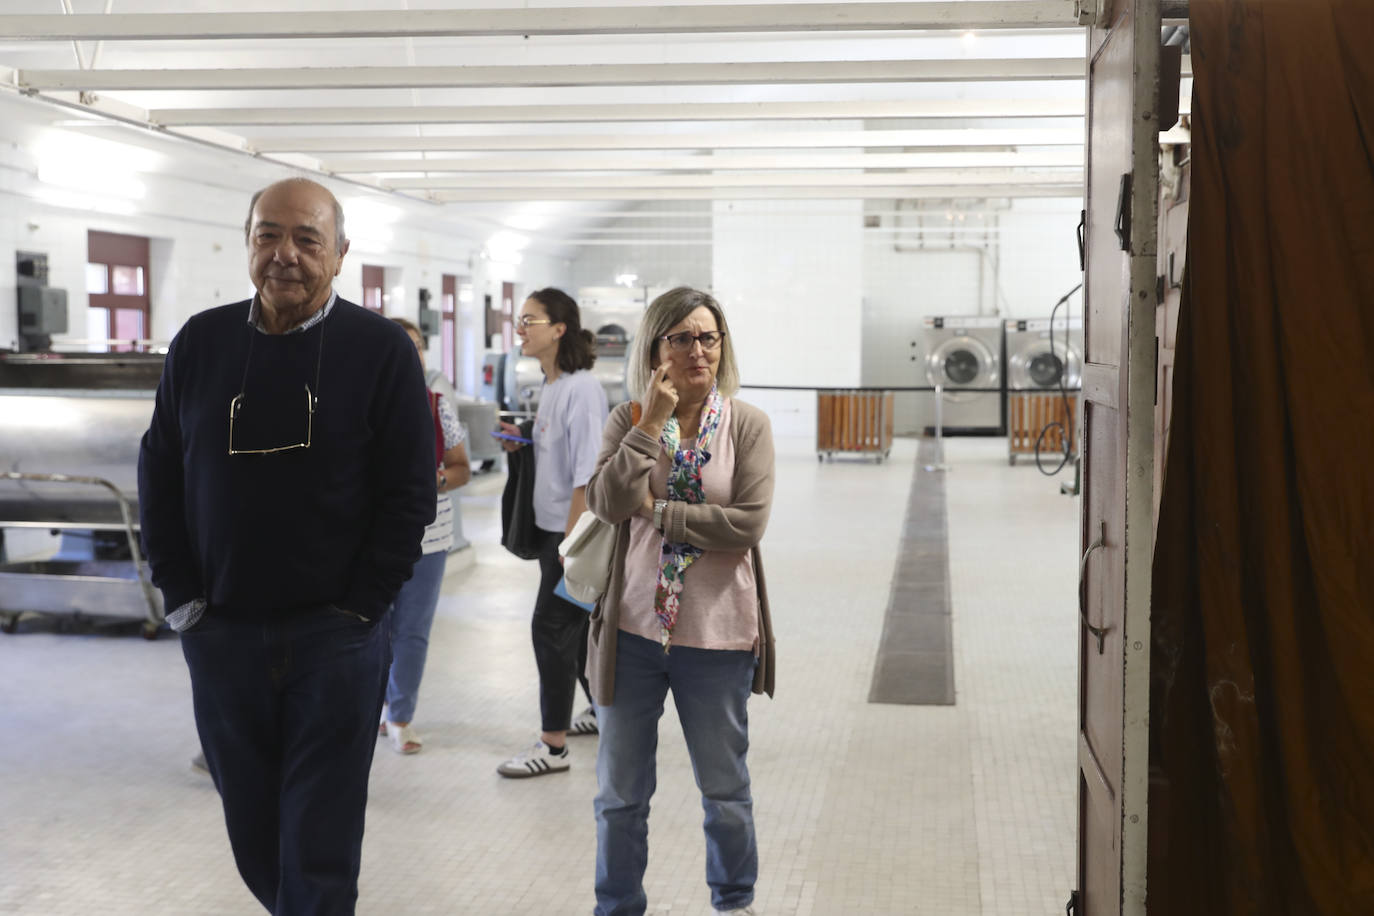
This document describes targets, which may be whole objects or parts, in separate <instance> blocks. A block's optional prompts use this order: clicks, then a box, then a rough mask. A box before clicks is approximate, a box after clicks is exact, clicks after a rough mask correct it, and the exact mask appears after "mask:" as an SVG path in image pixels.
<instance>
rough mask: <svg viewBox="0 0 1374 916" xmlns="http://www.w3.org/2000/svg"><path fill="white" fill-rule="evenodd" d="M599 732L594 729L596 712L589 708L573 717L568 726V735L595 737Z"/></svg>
mask: <svg viewBox="0 0 1374 916" xmlns="http://www.w3.org/2000/svg"><path fill="white" fill-rule="evenodd" d="M599 730H600V729H598V728H597V727H596V710H595V709H593V708H592V707H590V706H588V707H587V708H586V709H584V710H582V711H581V712H579V713H578V714H577V715H575V716H573V720H572V724H571V725H569V726H568V734H570V735H595V734H596V733H597V732H598V731H599Z"/></svg>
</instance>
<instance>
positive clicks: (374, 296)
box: [363, 264, 386, 315]
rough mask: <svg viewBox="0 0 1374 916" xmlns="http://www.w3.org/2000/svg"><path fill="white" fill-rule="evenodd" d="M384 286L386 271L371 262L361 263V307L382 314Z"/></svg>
mask: <svg viewBox="0 0 1374 916" xmlns="http://www.w3.org/2000/svg"><path fill="white" fill-rule="evenodd" d="M385 287H386V271H385V269H383V268H381V267H376V266H374V265H372V264H364V265H363V308H367V309H371V310H372V311H374V312H376V313H377V314H378V315H381V314H382V303H383V302H384V301H385V300H384V299H383V298H382V294H383V290H384V289H385Z"/></svg>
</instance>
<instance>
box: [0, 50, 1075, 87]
mask: <svg viewBox="0 0 1374 916" xmlns="http://www.w3.org/2000/svg"><path fill="white" fill-rule="evenodd" d="M1085 72H1086V64H1085V63H1084V61H1083V59H1082V58H1075V57H1039V58H986V59H956V60H864V61H745V62H736V63H729V62H722V63H686V64H684V63H674V64H549V65H542V66H525V65H495V66H472V67H275V68H271V67H261V68H252V69H249V68H237V69H199V68H180V69H163V70H137V69H128V70H122V69H113V70H112V69H102V70H20V71H18V75H19V87H20V88H21V89H29V90H35V91H40V92H43V91H58V90H70V91H75V90H80V91H88V92H102V91H113V90H162V91H179V90H227V89H240V90H265V89H288V90H293V91H300V90H304V89H435V88H438V89H457V88H477V87H512V86H514V87H519V86H526V87H545V86H676V85H698V86H720V85H737V84H772V83H906V82H969V81H974V82H982V81H990V80H1081V79H1083V78H1084V74H1085Z"/></svg>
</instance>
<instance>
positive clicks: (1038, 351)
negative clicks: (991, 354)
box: [1007, 332, 1083, 391]
mask: <svg viewBox="0 0 1374 916" xmlns="http://www.w3.org/2000/svg"><path fill="white" fill-rule="evenodd" d="M1009 350H1010V352H1008V354H1007V383H1008V385H1009V386H1010V387H1011V388H1013V389H1015V390H1017V391H1038V390H1057V389H1058V388H1059V386H1060V384H1061V383H1062V384H1063V386H1064V387H1065V388H1078V387H1080V386H1081V384H1082V379H1083V360H1082V358H1081V357H1080V356H1079V355H1078V351H1077V350H1076V349H1075V348H1074V347H1072V346H1070V347H1068V348H1067V349H1066V345H1065V343H1064V339H1063V337H1062V336H1060V335H1056V337H1055V340H1054V344H1053V346H1051V344H1050V340H1049V334H1048V332H1046V333H1044V334H1037V335H1034V336H1028V337H1027V339H1026V340H1022V341H1019V342H1017V343H1016V344H1014V345H1013V346H1011V347H1009Z"/></svg>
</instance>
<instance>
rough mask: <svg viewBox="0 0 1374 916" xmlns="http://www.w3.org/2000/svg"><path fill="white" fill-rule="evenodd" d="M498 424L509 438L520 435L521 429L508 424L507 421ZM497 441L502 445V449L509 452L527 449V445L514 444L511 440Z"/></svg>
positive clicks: (500, 421) (521, 443)
mask: <svg viewBox="0 0 1374 916" xmlns="http://www.w3.org/2000/svg"><path fill="white" fill-rule="evenodd" d="M498 422H499V423H500V424H501V432H503V433H505V434H506V435H507V436H518V435H520V427H518V426H516V425H515V424H514V423H507V422H506V421H505V420H499V421H498ZM497 441H499V442H500V443H501V447H502V448H503V449H505V450H506V451H508V452H514V451H518V450H519V449H522V448H524V447H525V443H523V442H512V441H511V440H509V439H500V440H497Z"/></svg>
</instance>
